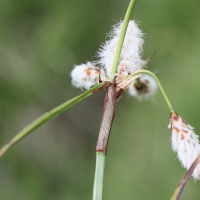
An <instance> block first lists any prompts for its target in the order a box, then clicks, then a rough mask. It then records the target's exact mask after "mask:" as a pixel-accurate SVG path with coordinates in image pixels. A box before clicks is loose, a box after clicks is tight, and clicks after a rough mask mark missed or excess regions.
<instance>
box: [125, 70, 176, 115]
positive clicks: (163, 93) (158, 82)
mask: <svg viewBox="0 0 200 200" xmlns="http://www.w3.org/2000/svg"><path fill="white" fill-rule="evenodd" d="M139 73H145V74H149V75H151V76H152V77H153V78H154V79H155V80H156V82H157V84H158V87H159V88H160V91H161V92H162V95H163V97H164V99H165V101H166V103H167V105H168V107H169V110H170V113H172V112H174V110H173V108H172V105H171V103H170V101H169V99H168V98H167V95H166V94H165V91H164V89H163V87H162V86H161V84H160V81H159V80H158V78H157V77H156V76H155V74H154V73H152V72H150V71H148V70H138V71H136V72H134V73H133V74H131V75H130V76H128V77H127V78H126V80H128V79H129V78H131V77H132V76H134V75H136V74H139Z"/></svg>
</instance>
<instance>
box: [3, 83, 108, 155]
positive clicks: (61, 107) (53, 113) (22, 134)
mask: <svg viewBox="0 0 200 200" xmlns="http://www.w3.org/2000/svg"><path fill="white" fill-rule="evenodd" d="M104 84H106V83H104V82H102V83H100V84H98V85H96V86H95V87H93V88H91V89H89V90H88V91H86V92H84V93H83V94H81V95H79V96H77V97H74V98H73V99H70V100H68V101H67V102H65V103H63V104H61V105H59V106H57V107H56V108H54V109H52V110H51V111H49V112H47V113H45V114H43V115H42V116H40V117H39V118H37V119H36V120H35V121H33V122H32V123H30V124H29V125H28V126H26V127H25V128H24V129H23V130H22V131H20V132H19V133H18V134H17V135H16V136H14V137H13V138H12V139H11V140H10V141H9V142H8V143H7V144H5V145H4V146H3V147H2V148H1V149H0V157H2V156H3V155H4V154H5V153H6V152H7V151H8V150H9V149H10V148H11V147H12V146H13V145H15V144H16V143H18V142H19V141H20V140H22V139H23V138H24V137H25V136H27V135H28V134H29V133H31V132H33V131H34V130H35V129H37V128H39V127H40V126H42V125H43V124H45V123H46V122H48V121H50V120H52V119H53V118H55V117H56V116H58V115H59V114H60V113H62V112H63V111H65V110H66V109H68V108H69V107H71V106H73V105H74V104H76V103H78V102H79V101H81V100H82V99H84V98H86V97H88V96H90V95H91V94H93V93H95V92H96V91H98V90H99V89H100V88H102V87H104Z"/></svg>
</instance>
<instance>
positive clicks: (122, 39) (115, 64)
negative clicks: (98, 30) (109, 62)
mask: <svg viewBox="0 0 200 200" xmlns="http://www.w3.org/2000/svg"><path fill="white" fill-rule="evenodd" d="M135 2H136V0H131V2H130V4H129V7H128V10H127V12H126V15H125V18H124V23H123V25H122V30H121V33H120V36H119V41H118V45H117V49H116V53H115V58H114V62H113V67H112V71H111V76H110V77H111V79H112V81H113V80H114V74H115V73H116V72H117V67H118V63H119V57H120V54H121V50H122V46H123V42H124V38H125V34H126V30H127V27H128V23H129V20H130V18H131V14H132V11H133V8H134V6H135Z"/></svg>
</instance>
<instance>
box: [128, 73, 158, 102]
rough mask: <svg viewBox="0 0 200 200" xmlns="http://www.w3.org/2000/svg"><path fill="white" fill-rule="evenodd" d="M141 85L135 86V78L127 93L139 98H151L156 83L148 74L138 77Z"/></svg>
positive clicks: (155, 91) (156, 87)
mask: <svg viewBox="0 0 200 200" xmlns="http://www.w3.org/2000/svg"><path fill="white" fill-rule="evenodd" d="M139 79H140V83H141V87H137V84H136V83H137V80H136V79H135V80H134V81H133V82H132V83H131V84H130V86H129V90H128V92H129V94H130V95H131V96H133V97H135V98H137V99H139V100H143V99H145V100H146V99H149V98H152V97H153V96H154V95H155V94H156V93H157V91H158V84H157V83H156V81H155V79H154V78H153V77H152V76H150V75H149V74H145V75H144V76H142V77H140V78H139Z"/></svg>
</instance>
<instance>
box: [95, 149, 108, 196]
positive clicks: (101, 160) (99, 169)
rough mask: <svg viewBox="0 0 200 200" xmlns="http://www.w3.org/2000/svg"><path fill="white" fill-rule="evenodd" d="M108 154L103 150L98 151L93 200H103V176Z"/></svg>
mask: <svg viewBox="0 0 200 200" xmlns="http://www.w3.org/2000/svg"><path fill="white" fill-rule="evenodd" d="M105 160H106V155H105V154H104V153H102V152H96V169H95V177H94V186H93V198H92V199H93V200H102V196H103V177H104V168H105Z"/></svg>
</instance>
